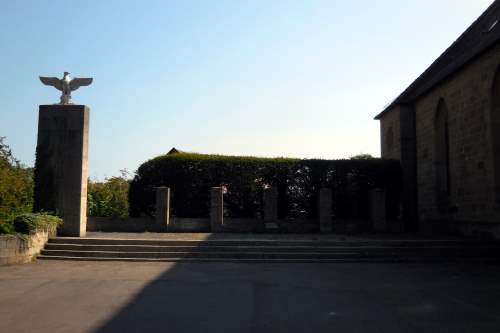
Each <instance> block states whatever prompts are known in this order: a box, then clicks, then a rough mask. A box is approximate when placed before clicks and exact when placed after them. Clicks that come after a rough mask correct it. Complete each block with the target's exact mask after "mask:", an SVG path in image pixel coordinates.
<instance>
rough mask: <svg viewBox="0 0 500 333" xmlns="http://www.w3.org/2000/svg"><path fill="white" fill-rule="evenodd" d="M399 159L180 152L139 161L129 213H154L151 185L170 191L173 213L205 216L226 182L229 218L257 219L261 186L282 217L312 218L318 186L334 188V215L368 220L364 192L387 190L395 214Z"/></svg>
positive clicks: (134, 214) (131, 188) (393, 215)
mask: <svg viewBox="0 0 500 333" xmlns="http://www.w3.org/2000/svg"><path fill="white" fill-rule="evenodd" d="M400 178H401V177H400V165H399V162H397V161H387V160H381V159H366V160H363V159H361V160H299V159H288V158H256V157H236V156H219V155H202V154H188V153H178V154H170V155H163V156H159V157H156V158H154V159H152V160H149V161H147V162H145V163H143V164H142V165H141V166H140V167H139V169H138V170H137V173H136V176H135V178H134V179H133V180H132V182H131V184H130V192H129V204H130V215H131V216H139V215H153V214H154V210H155V188H156V187H159V186H168V187H170V188H171V190H172V204H171V206H172V213H173V214H174V215H176V216H183V217H207V216H209V205H210V188H211V187H214V186H225V187H226V188H227V194H226V195H225V206H226V207H225V208H226V209H225V210H226V215H227V216H234V217H256V216H259V215H260V214H261V213H262V191H263V188H264V187H265V186H276V187H277V189H278V215H279V217H280V218H296V217H310V218H312V217H315V216H316V202H317V193H318V190H319V188H321V187H329V188H332V190H333V202H332V207H333V211H334V215H335V217H337V218H367V217H368V214H369V206H368V205H369V203H368V191H369V190H370V189H373V188H383V189H385V190H386V191H387V209H388V217H389V218H395V217H396V216H397V215H398V214H399V193H400V187H401V180H400Z"/></svg>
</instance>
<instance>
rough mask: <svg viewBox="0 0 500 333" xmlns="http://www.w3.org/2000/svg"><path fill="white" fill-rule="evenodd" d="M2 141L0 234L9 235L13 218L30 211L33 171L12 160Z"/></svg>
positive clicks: (0, 145)
mask: <svg viewBox="0 0 500 333" xmlns="http://www.w3.org/2000/svg"><path fill="white" fill-rule="evenodd" d="M4 140H5V138H4V137H0V233H9V231H12V229H13V228H12V226H11V224H12V220H13V219H14V217H15V216H17V215H19V214H22V213H27V212H31V210H32V207H33V170H32V169H31V168H26V167H24V166H23V165H22V164H21V163H20V162H19V161H18V160H17V159H15V158H14V156H13V155H12V151H11V150H10V148H9V146H8V145H7V144H5V143H4Z"/></svg>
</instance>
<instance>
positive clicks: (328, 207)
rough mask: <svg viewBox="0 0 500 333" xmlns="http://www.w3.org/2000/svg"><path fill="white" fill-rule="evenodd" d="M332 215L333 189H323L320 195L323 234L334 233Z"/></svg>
mask: <svg viewBox="0 0 500 333" xmlns="http://www.w3.org/2000/svg"><path fill="white" fill-rule="evenodd" d="M332 215H333V214H332V189H331V188H321V189H320V190H319V195H318V218H319V230H320V232H321V233H330V232H332V231H333V226H332Z"/></svg>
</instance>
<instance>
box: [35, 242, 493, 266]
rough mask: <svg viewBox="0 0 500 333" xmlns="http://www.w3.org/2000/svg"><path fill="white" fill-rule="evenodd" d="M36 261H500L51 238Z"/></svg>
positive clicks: (430, 248)
mask: <svg viewBox="0 0 500 333" xmlns="http://www.w3.org/2000/svg"><path fill="white" fill-rule="evenodd" d="M38 259H42V260H98V261H153V262H156V261H175V262H177V261H187V262H193V261H196V262H339V263H340V262H373V263H381V262H457V261H476V262H500V243H498V242H478V241H462V240H369V241H302V240H241V241H239V240H153V239H148V240H146V239H105V238H71V237H58V238H51V239H49V242H48V243H47V244H46V246H45V248H44V249H43V250H42V252H41V254H40V255H39V256H38Z"/></svg>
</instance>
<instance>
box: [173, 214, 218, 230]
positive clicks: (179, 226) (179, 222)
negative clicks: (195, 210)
mask: <svg viewBox="0 0 500 333" xmlns="http://www.w3.org/2000/svg"><path fill="white" fill-rule="evenodd" d="M167 231H172V232H210V220H209V219H208V218H206V219H203V218H197V219H195V218H185V217H175V216H174V217H172V218H171V220H170V224H169V225H168V230H167Z"/></svg>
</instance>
